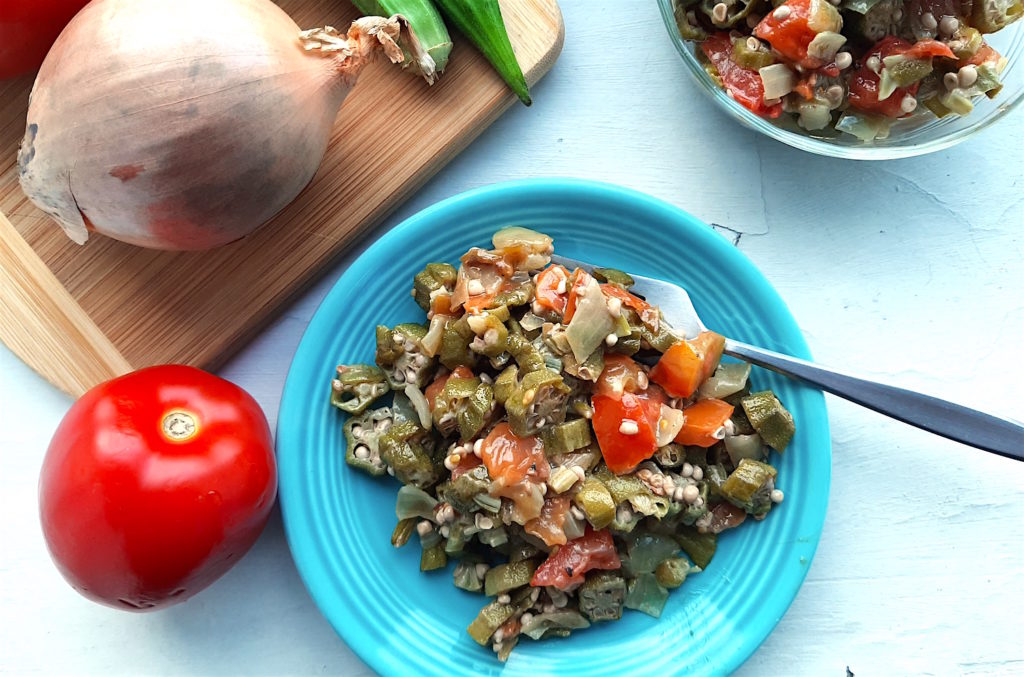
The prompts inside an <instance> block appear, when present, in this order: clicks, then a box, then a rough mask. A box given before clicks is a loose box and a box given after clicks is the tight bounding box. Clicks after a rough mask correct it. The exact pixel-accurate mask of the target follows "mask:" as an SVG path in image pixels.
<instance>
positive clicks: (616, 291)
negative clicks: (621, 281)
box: [601, 284, 659, 328]
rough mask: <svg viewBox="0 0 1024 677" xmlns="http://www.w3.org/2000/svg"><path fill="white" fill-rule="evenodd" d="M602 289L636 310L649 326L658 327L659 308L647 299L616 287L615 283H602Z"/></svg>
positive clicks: (607, 294) (606, 294) (609, 295)
mask: <svg viewBox="0 0 1024 677" xmlns="http://www.w3.org/2000/svg"><path fill="white" fill-rule="evenodd" d="M601 291H602V292H604V295H605V296H608V297H610V298H616V299H618V300H619V301H621V302H622V305H624V306H626V307H627V308H632V309H633V310H635V311H636V314H637V315H639V316H640V321H641V322H643V323H644V324H646V325H647V326H653V327H655V328H657V326H658V320H659V316H658V309H657V308H655V307H654V306H652V305H651V304H650V303H648V302H647V301H644V300H643V299H642V298H640V297H639V296H637V295H636V294H631V293H630V292H628V291H626V290H625V289H623V288H622V287H616V286H615V285H614V284H602V285H601Z"/></svg>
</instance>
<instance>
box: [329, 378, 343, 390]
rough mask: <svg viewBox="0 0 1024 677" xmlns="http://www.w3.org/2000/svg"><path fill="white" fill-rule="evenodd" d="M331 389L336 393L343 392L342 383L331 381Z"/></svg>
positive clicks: (336, 380) (335, 380)
mask: <svg viewBox="0 0 1024 677" xmlns="http://www.w3.org/2000/svg"><path fill="white" fill-rule="evenodd" d="M331 387H332V388H334V392H336V393H340V392H341V381H339V380H338V379H334V380H333V381H331Z"/></svg>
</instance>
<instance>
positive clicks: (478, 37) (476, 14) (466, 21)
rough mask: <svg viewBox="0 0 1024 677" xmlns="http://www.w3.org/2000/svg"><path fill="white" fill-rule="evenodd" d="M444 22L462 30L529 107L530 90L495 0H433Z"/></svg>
mask: <svg viewBox="0 0 1024 677" xmlns="http://www.w3.org/2000/svg"><path fill="white" fill-rule="evenodd" d="M434 2H435V4H436V5H437V6H438V8H439V9H440V10H441V13H442V14H443V15H444V17H445V18H446V19H448V21H450V22H451V23H452V24H453V25H454V26H455V27H456V28H458V29H459V30H460V31H462V33H463V35H465V36H466V37H467V38H469V39H470V41H471V42H472V43H473V44H474V45H476V47H477V49H479V50H480V52H481V53H482V54H483V55H484V56H485V57H486V58H487V60H488V61H490V62H491V65H492V66H494V70H496V71H497V72H498V74H499V75H500V76H501V77H502V79H503V80H504V81H505V83H506V84H508V86H509V87H510V88H511V89H512V91H513V92H515V93H516V96H518V97H519V100H520V101H522V102H523V103H525V104H526V105H527V106H529V105H530V104H531V103H532V101H531V99H530V89H529V87H527V85H526V78H525V77H523V71H522V69H521V68H520V67H519V62H518V61H516V54H515V52H514V51H512V43H511V42H509V39H508V32H507V31H506V30H505V20H504V19H503V18H502V16H501V7H499V6H498V0H434Z"/></svg>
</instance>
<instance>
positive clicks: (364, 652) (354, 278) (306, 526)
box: [276, 177, 832, 674]
mask: <svg viewBox="0 0 1024 677" xmlns="http://www.w3.org/2000/svg"><path fill="white" fill-rule="evenodd" d="M538 190H539V191H562V192H564V191H574V192H576V193H578V194H583V195H585V194H586V193H588V192H589V193H591V194H593V193H594V192H597V193H604V194H605V195H606V196H607V197H608V198H609V199H613V200H615V201H622V202H623V203H624V204H625V205H634V206H642V207H646V208H647V209H654V210H658V211H660V212H663V213H664V214H666V216H670V217H671V219H672V222H673V224H679V227H680V228H693V230H694V234H695V237H696V238H697V239H700V240H701V241H702V242H704V243H708V246H711V247H713V248H715V249H717V250H718V251H719V252H720V253H721V254H722V256H724V257H726V258H732V259H734V260H737V261H739V262H740V264H741V265H742V267H743V268H744V274H745V275H749V276H750V278H751V279H753V280H755V281H756V282H757V284H758V286H760V287H761V289H760V291H761V292H762V293H763V294H765V295H766V296H767V297H768V300H769V302H772V303H773V304H774V308H773V310H778V311H781V312H782V317H783V324H784V325H785V326H784V330H783V334H784V335H785V341H786V342H787V343H788V344H790V347H791V348H792V349H793V350H792V354H793V355H795V356H797V357H802V358H804V359H811V355H810V350H809V348H808V346H807V343H806V340H805V339H804V337H803V334H802V332H801V331H800V329H799V324H798V323H797V322H796V319H795V318H794V317H793V315H792V313H791V312H790V311H789V308H788V307H787V306H786V304H785V302H784V301H783V299H782V298H781V296H780V295H779V294H778V292H777V291H776V289H775V288H774V286H772V285H771V283H770V282H769V281H768V280H767V278H765V277H764V275H763V274H762V273H761V272H760V270H759V269H758V268H757V267H756V266H755V265H754V263H753V262H752V261H751V260H750V259H749V258H748V257H747V256H746V255H744V254H743V253H742V252H740V251H739V250H738V249H736V248H735V247H733V246H732V245H730V244H729V243H728V242H727V241H726V240H725V239H724V238H722V237H721V236H720V235H719V234H718V233H716V232H715V231H714V230H713V229H711V228H710V227H708V226H707V225H706V224H705V223H704V222H703V221H701V220H699V219H697V218H696V217H694V216H692V215H690V214H689V213H688V212H686V211H685V210H683V209H681V208H679V207H677V206H675V205H673V204H671V203H668V202H666V201H663V200H661V199H659V198H656V197H653V196H651V195H648V194H646V193H642V192H640V191H636V190H633V189H630V188H625V187H622V186H618V185H615V184H610V183H604V182H599V181H592V180H586V179H575V178H559V177H553V178H535V179H520V180H513V181H505V182H499V183H495V184H489V185H485V186H481V187H478V188H474V189H471V190H468V191H465V192H462V193H458V194H456V195H453V196H450V197H448V198H446V199H443V200H441V201H439V202H436V203H434V204H432V205H430V206H428V207H426V208H424V209H423V210H421V211H419V212H417V213H416V214H414V215H412V216H410V217H409V218H407V219H405V220H404V221H402V222H401V223H400V224H398V225H397V226H395V227H393V228H391V229H389V230H388V231H386V232H384V233H382V234H381V235H380V237H379V238H377V239H376V240H375V241H373V242H372V243H371V244H370V245H369V246H368V247H367V248H366V250H365V251H363V252H362V253H361V254H360V255H359V256H358V257H357V258H356V259H355V260H354V261H353V262H352V264H351V265H350V266H349V268H348V269H347V270H346V271H345V273H344V274H343V275H342V276H341V277H339V278H338V280H337V281H336V282H335V283H334V285H333V286H332V288H331V289H330V290H329V291H328V293H327V294H326V295H325V297H324V299H323V300H322V301H321V303H320V304H319V306H318V308H317V310H316V311H315V312H314V314H313V316H312V318H311V320H310V322H309V324H308V326H307V327H306V330H305V331H304V333H303V336H302V339H301V341H300V342H299V345H298V347H297V348H296V351H295V354H294V356H293V360H292V364H291V366H290V367H289V371H288V376H287V378H286V380H285V383H284V386H283V392H282V397H281V405H280V410H279V415H278V421H277V435H276V452H277V457H278V465H279V482H280V489H279V495H280V505H281V512H282V516H283V522H284V528H285V535H286V539H287V542H288V546H289V549H290V551H291V554H292V557H293V560H294V562H295V565H296V569H297V570H298V573H299V575H300V578H301V579H302V581H303V584H304V585H305V586H306V588H307V591H308V592H309V594H310V597H312V598H313V601H314V603H315V604H316V605H317V607H318V609H319V610H320V612H321V614H322V615H323V616H324V617H325V618H326V619H327V620H328V622H329V623H330V624H331V626H332V627H333V629H334V630H335V632H336V634H337V635H338V636H339V638H341V639H342V641H343V642H345V644H346V645H347V646H348V647H349V648H350V649H351V650H352V651H353V652H354V653H355V654H356V655H357V656H359V658H360V659H361V660H363V661H365V662H366V664H367V665H369V666H370V667H371V668H372V669H374V670H375V671H377V672H378V673H384V672H386V671H387V670H388V669H389V668H391V667H393V665H392V664H389V663H386V662H384V659H383V658H382V657H381V656H380V654H379V653H378V652H374V651H371V650H369V648H368V646H367V641H368V640H372V637H371V636H370V635H369V634H368V630H366V629H364V628H361V627H352V626H351V625H346V624H345V620H346V612H345V611H344V610H343V609H341V610H339V609H338V608H336V607H337V601H338V600H335V599H334V597H330V598H324V596H323V595H322V594H315V593H314V590H317V589H319V588H323V587H324V585H323V580H321V579H322V578H323V576H324V574H323V572H322V571H321V570H320V568H319V567H320V566H321V565H322V563H321V562H313V563H311V562H310V561H309V560H310V559H312V558H317V557H319V556H320V551H319V548H318V546H317V542H316V540H315V539H313V538H308V537H309V536H310V534H311V530H312V526H311V524H310V523H309V519H308V517H307V516H305V515H304V514H302V508H301V505H302V500H301V499H302V494H303V489H304V478H303V476H302V475H301V473H299V472H297V471H296V472H292V468H291V460H290V459H292V458H296V457H297V455H296V454H294V453H292V454H291V455H290V457H288V458H282V448H283V447H287V448H289V449H288V451H290V452H295V451H296V450H297V449H299V448H300V444H301V440H302V436H303V433H304V431H303V429H302V426H301V425H294V424H292V421H293V419H294V421H295V422H296V423H301V421H302V418H301V414H302V413H303V412H304V411H305V410H304V409H303V408H302V407H301V402H302V397H301V393H306V392H307V390H308V388H307V385H308V380H307V375H306V374H305V373H303V369H302V367H303V366H304V365H310V366H311V365H312V363H313V362H314V356H313V355H312V354H311V353H313V352H314V351H313V350H312V348H311V346H312V345H314V344H316V343H319V336H320V335H321V333H322V331H323V328H324V327H325V326H327V324H328V323H329V322H330V321H336V320H333V319H332V318H329V313H328V312H325V309H330V308H331V307H332V306H334V305H336V304H337V302H338V301H339V300H341V299H343V298H344V296H345V295H346V294H347V293H350V287H351V283H353V282H355V283H358V281H359V280H361V279H364V278H363V276H364V275H365V274H366V273H367V272H368V271H369V272H372V271H373V270H376V268H375V267H374V266H373V264H372V263H371V260H372V259H374V255H373V254H374V252H375V251H381V252H383V251H387V250H388V249H389V248H391V247H394V246H396V245H399V246H400V245H401V242H402V241H403V238H405V237H407V236H408V234H409V233H414V232H416V228H417V227H418V225H419V224H420V223H421V222H423V221H427V222H430V221H431V220H432V219H435V218H436V216H437V215H438V214H443V213H445V212H446V211H447V210H449V209H451V208H453V207H456V206H457V205H461V204H463V203H466V202H470V203H473V202H487V201H488V200H489V199H491V198H492V197H494V196H496V195H500V194H503V193H513V194H515V193H516V192H522V193H526V194H528V193H530V192H531V191H538ZM625 208H626V209H629V207H625ZM697 225H704V226H705V229H701V230H700V232H697V231H698V229H697V228H696V226H697ZM813 397H814V399H815V405H816V407H815V413H816V415H815V416H814V417H813V418H812V419H810V420H813V421H818V422H819V425H817V426H816V427H818V428H819V430H818V432H817V433H816V435H815V438H814V439H815V442H814V446H815V454H819V455H821V458H820V461H821V463H822V464H823V470H822V471H821V473H822V476H820V477H815V482H816V483H817V484H816V489H817V491H816V492H815V496H816V502H817V503H818V504H819V505H816V506H815V507H820V509H819V510H815V511H814V512H815V515H816V517H817V519H816V520H815V521H814V523H813V525H812V530H811V533H810V534H809V536H807V537H801V540H802V543H803V545H804V547H805V548H806V551H804V553H803V556H802V557H801V558H800V561H801V565H802V566H801V567H800V568H799V569H798V570H797V571H798V573H797V574H796V575H790V576H789V580H790V584H791V585H792V591H791V593H792V594H791V595H787V598H785V599H784V600H783V603H782V605H781V607H780V608H778V609H777V611H778V614H777V615H770V616H766V617H762V618H761V619H759V620H760V625H761V627H762V629H763V634H761V633H758V634H760V636H759V637H757V638H756V641H755V642H754V643H752V644H749V645H748V646H747V647H746V648H747V650H746V651H741V652H731V653H730V655H729V656H728V657H725V658H723V659H722V662H721V663H720V664H717V665H716V666H714V668H713V670H714V672H715V674H718V673H719V671H722V673H723V674H727V673H729V672H732V671H733V670H735V669H736V668H738V667H739V666H740V665H742V664H743V663H744V662H745V661H746V660H747V659H748V658H750V656H751V655H753V653H754V652H755V651H756V650H757V648H758V647H759V646H760V645H761V644H762V643H763V642H764V640H765V639H767V637H768V636H770V634H771V632H772V631H773V630H774V628H775V626H776V625H777V624H778V622H779V621H780V620H781V619H782V616H783V615H785V613H786V611H787V610H788V609H789V607H790V606H791V605H792V603H793V601H794V600H795V599H796V596H797V594H798V593H799V590H800V589H801V587H802V586H803V583H804V581H805V579H806V576H807V573H808V571H809V569H810V564H811V562H812V560H813V558H814V555H815V553H816V551H817V547H818V545H819V543H820V539H821V535H822V532H823V530H824V524H825V519H826V513H827V509H828V498H829V494H830V488H831V457H832V443H831V430H830V425H829V420H828V412H827V407H826V403H825V398H824V395H823V394H822V393H820V392H817V393H816V394H815V395H813ZM293 410H294V411H293ZM293 496H294V498H291V497H293ZM293 507H294V512H293ZM304 539H305V540H304ZM341 601H344V600H341Z"/></svg>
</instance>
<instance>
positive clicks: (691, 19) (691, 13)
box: [686, 9, 697, 26]
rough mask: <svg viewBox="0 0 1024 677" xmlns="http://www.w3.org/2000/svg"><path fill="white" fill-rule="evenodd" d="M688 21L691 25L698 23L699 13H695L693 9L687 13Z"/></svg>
mask: <svg viewBox="0 0 1024 677" xmlns="http://www.w3.org/2000/svg"><path fill="white" fill-rule="evenodd" d="M686 23H688V24H690V25H691V26H696V25H697V15H696V14H695V13H694V11H693V10H692V9H691V10H690V11H689V12H687V13H686Z"/></svg>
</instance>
